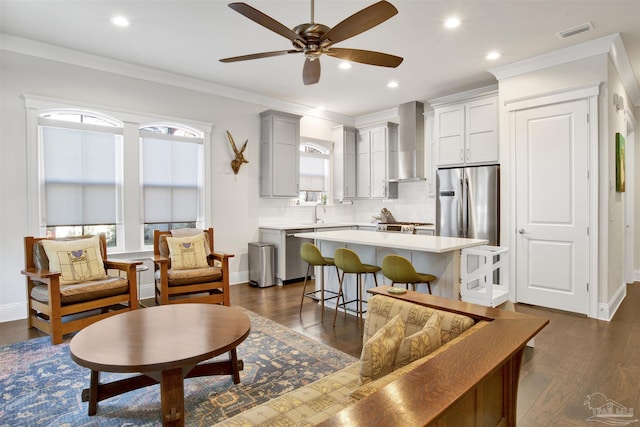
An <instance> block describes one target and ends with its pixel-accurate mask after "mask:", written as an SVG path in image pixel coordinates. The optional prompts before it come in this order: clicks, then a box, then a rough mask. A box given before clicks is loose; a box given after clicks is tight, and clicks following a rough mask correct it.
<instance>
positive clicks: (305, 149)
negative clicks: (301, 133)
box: [299, 141, 331, 203]
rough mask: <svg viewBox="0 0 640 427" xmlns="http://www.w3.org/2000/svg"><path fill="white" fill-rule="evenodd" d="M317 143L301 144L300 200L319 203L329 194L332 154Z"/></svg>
mask: <svg viewBox="0 0 640 427" xmlns="http://www.w3.org/2000/svg"><path fill="white" fill-rule="evenodd" d="M323 145H324V144H320V143H317V142H309V141H306V142H305V141H303V142H302V143H301V144H300V196H299V197H300V200H301V201H303V202H311V203H318V202H321V201H323V196H325V197H326V196H327V195H328V193H329V176H330V173H329V167H330V156H331V152H330V150H329V149H328V148H326V147H324V146H323Z"/></svg>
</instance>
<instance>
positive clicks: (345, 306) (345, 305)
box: [338, 299, 367, 313]
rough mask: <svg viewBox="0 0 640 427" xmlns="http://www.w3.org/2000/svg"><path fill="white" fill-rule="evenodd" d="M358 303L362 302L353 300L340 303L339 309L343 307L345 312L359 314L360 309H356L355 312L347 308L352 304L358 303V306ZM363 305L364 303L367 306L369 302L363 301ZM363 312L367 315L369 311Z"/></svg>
mask: <svg viewBox="0 0 640 427" xmlns="http://www.w3.org/2000/svg"><path fill="white" fill-rule="evenodd" d="M358 302H360V300H358V299H352V300H351V301H346V302H341V303H338V308H340V307H342V308H344V309H345V311H351V312H353V313H357V312H358V309H357V308H356V309H355V310H353V309H351V308H347V305H349V304H352V303H356V304H357V303H358ZM362 303H363V304H366V303H367V301H364V300H363V301H362ZM362 312H363V313H366V312H367V310H362Z"/></svg>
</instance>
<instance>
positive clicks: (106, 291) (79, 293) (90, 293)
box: [31, 276, 129, 305]
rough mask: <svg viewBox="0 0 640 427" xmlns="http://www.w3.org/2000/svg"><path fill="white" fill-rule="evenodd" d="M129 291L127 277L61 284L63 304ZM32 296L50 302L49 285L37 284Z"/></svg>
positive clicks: (45, 302)
mask: <svg viewBox="0 0 640 427" xmlns="http://www.w3.org/2000/svg"><path fill="white" fill-rule="evenodd" d="M128 291H129V281H128V280H127V278H126V277H109V276H107V277H106V278H103V279H100V280H92V281H89V282H82V283H74V284H70V285H61V286H60V302H61V304H62V305H67V304H76V303H80V302H85V301H93V300H96V299H99V298H106V297H111V296H115V295H121V294H125V293H127V292H128ZM31 298H33V299H35V300H37V301H40V302H42V303H44V304H47V303H48V302H49V287H48V286H47V285H45V284H36V285H35V286H34V287H33V289H32V290H31Z"/></svg>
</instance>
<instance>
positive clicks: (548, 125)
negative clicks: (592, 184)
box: [515, 100, 589, 314]
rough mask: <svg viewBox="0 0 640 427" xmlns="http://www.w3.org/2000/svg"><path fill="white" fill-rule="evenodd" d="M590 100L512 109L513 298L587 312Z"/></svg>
mask: <svg viewBox="0 0 640 427" xmlns="http://www.w3.org/2000/svg"><path fill="white" fill-rule="evenodd" d="M587 111H588V103H587V101H586V100H577V101H571V102H564V103H559V104H553V105H546V106H541V107H536V108H529V109H525V110H520V111H516V113H515V138H516V144H515V147H516V148H515V150H516V154H515V155H516V229H517V231H518V234H517V239H516V240H517V244H516V278H517V285H516V293H517V295H516V299H517V301H519V302H524V303H528V304H534V305H539V306H544V307H550V308H556V309H560V310H566V311H571V312H576V313H583V314H587V313H588V310H589V306H588V301H589V300H588V281H589V236H588V228H587V227H588V220H589V214H588V210H589V205H588V150H589V144H588V123H587Z"/></svg>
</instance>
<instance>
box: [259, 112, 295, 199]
mask: <svg viewBox="0 0 640 427" xmlns="http://www.w3.org/2000/svg"><path fill="white" fill-rule="evenodd" d="M301 117H302V116H298V115H296V114H289V113H283V112H281V111H274V110H267V111H263V112H262V113H260V196H261V197H298V196H299V188H300V119H301Z"/></svg>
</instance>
